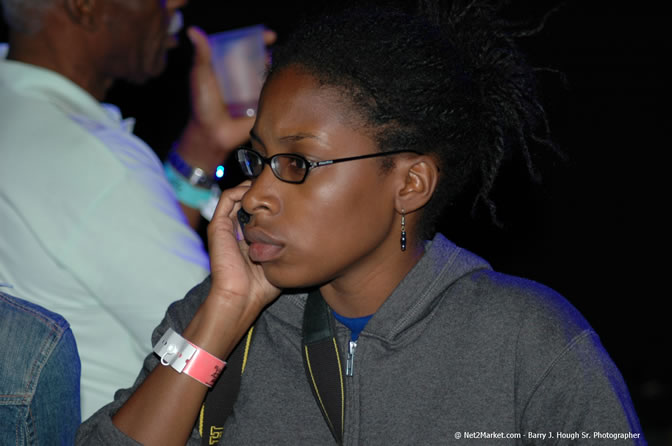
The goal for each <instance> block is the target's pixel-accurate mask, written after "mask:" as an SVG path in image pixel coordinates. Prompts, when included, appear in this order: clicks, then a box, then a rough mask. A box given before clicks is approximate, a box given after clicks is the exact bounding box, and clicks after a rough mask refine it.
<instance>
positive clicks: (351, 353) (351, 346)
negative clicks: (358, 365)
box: [345, 340, 357, 376]
mask: <svg viewBox="0 0 672 446" xmlns="http://www.w3.org/2000/svg"><path fill="white" fill-rule="evenodd" d="M355 350H357V341H356V340H355V341H352V340H351V341H350V342H348V356H347V358H346V361H345V376H353V373H354V368H355Z"/></svg>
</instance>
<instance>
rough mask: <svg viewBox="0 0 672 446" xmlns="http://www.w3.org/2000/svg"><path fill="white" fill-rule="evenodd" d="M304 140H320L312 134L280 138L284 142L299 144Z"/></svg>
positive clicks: (298, 134)
mask: <svg viewBox="0 0 672 446" xmlns="http://www.w3.org/2000/svg"><path fill="white" fill-rule="evenodd" d="M304 139H318V140H319V139H320V137H319V136H317V135H314V134H312V133H296V134H294V135H287V136H283V137H281V138H280V141H282V142H298V141H301V140H304Z"/></svg>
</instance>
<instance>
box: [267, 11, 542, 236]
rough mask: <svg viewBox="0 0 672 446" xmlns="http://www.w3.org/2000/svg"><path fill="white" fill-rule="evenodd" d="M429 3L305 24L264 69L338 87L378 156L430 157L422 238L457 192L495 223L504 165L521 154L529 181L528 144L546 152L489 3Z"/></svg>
mask: <svg viewBox="0 0 672 446" xmlns="http://www.w3.org/2000/svg"><path fill="white" fill-rule="evenodd" d="M435 5H436V3H435V2H434V3H433V2H430V1H423V2H422V3H421V4H420V7H419V9H420V13H415V14H409V13H407V12H403V11H401V10H397V9H390V8H381V7H369V8H363V9H362V8H359V9H355V10H348V11H344V12H341V13H338V14H334V15H328V16H323V17H320V18H318V19H317V20H313V21H307V22H305V23H304V24H303V26H301V27H300V28H299V29H297V30H296V32H295V33H293V34H292V35H291V36H290V37H289V39H288V41H287V42H285V43H284V45H281V46H280V47H278V48H277V49H276V50H275V52H274V56H273V63H272V66H271V68H270V71H269V79H270V78H272V77H273V74H274V73H276V72H278V71H280V70H282V69H283V68H285V67H288V66H299V67H300V68H301V69H302V70H305V71H306V72H308V73H310V74H311V75H312V76H314V77H315V78H316V79H317V80H318V81H319V82H320V83H321V84H323V85H327V86H329V87H334V88H336V89H338V90H339V92H340V93H342V97H344V98H346V99H349V100H350V103H351V104H352V105H353V106H354V109H355V110H356V112H357V113H359V115H360V116H361V117H362V118H364V122H365V123H366V124H365V127H366V128H367V129H370V130H371V131H372V132H373V136H374V138H375V139H376V141H377V143H378V145H379V148H380V150H381V151H390V150H396V149H411V150H416V151H418V152H421V153H425V154H431V155H433V156H435V157H436V159H437V161H438V163H439V166H440V169H441V172H440V178H439V184H438V186H437V189H436V191H435V193H434V195H433V196H432V198H431V200H430V201H429V203H428V204H427V205H426V206H425V208H424V211H423V218H422V222H421V227H420V228H419V234H418V236H420V237H423V238H429V237H431V235H433V233H434V228H435V226H436V223H437V219H438V218H439V215H440V213H441V211H442V210H443V208H444V207H446V205H448V204H451V203H454V202H455V201H456V200H457V198H458V197H459V196H460V195H461V194H462V193H463V192H464V191H472V192H473V194H475V197H474V199H473V207H475V206H476V204H477V203H478V202H482V203H484V204H485V205H486V206H487V208H488V210H489V212H490V215H491V217H492V219H493V221H495V222H497V217H496V212H495V210H496V209H495V205H494V203H493V202H492V200H491V199H490V197H489V194H490V192H491V190H492V188H493V184H494V182H495V179H496V178H497V174H498V171H499V169H500V167H501V165H502V161H503V160H504V159H506V158H507V157H509V156H510V154H511V153H512V152H514V151H520V152H521V153H522V154H523V155H524V158H525V160H526V162H527V165H528V170H529V172H530V173H531V174H532V175H533V176H536V172H535V169H534V164H533V162H532V157H531V154H530V150H529V147H528V142H529V141H531V140H536V141H539V140H541V141H545V142H547V143H548V144H550V142H548V139H549V138H548V125H547V121H546V117H545V113H544V109H543V108H542V106H541V105H540V103H539V101H538V100H537V95H536V86H535V77H534V75H533V70H532V68H531V67H530V65H528V63H527V62H526V60H525V57H524V56H523V55H522V53H521V51H520V50H519V49H518V47H517V45H516V43H515V39H514V36H513V35H512V34H511V33H508V32H507V31H506V27H505V26H504V24H505V22H504V21H502V20H499V19H497V18H496V14H497V12H498V10H497V8H496V7H495V6H493V5H492V3H491V2H487V1H471V2H468V3H465V2H461V1H455V2H453V5H452V7H450V8H437V7H436V6H435ZM536 135H541V136H536ZM393 162H394V161H392V160H391V158H387V159H386V160H385V161H383V163H393ZM388 167H389V165H388ZM472 209H473V208H472Z"/></svg>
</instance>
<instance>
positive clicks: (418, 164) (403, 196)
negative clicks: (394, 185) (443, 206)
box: [395, 155, 439, 213]
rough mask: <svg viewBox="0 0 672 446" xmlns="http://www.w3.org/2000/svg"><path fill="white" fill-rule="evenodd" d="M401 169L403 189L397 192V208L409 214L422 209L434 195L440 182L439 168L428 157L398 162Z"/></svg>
mask: <svg viewBox="0 0 672 446" xmlns="http://www.w3.org/2000/svg"><path fill="white" fill-rule="evenodd" d="M397 163H398V164H397V166H396V167H397V168H401V170H400V172H399V174H400V175H402V177H403V179H401V181H400V184H401V188H400V189H399V191H398V192H397V196H396V202H395V206H396V207H397V211H399V212H401V211H402V210H404V211H405V212H407V213H410V212H414V211H416V210H418V209H420V208H422V207H423V206H424V205H425V204H427V202H428V201H429V199H430V198H432V195H433V194H434V190H435V189H436V186H437V184H438V182H439V167H438V166H437V164H436V161H435V160H434V159H433V158H432V157H431V156H427V155H421V156H419V157H413V158H409V159H406V160H399V161H397Z"/></svg>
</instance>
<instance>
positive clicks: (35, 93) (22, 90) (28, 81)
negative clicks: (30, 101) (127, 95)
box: [0, 43, 135, 133]
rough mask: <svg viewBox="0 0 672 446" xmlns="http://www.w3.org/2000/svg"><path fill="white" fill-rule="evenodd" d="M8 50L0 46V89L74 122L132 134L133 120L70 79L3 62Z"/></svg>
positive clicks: (27, 66)
mask: <svg viewBox="0 0 672 446" xmlns="http://www.w3.org/2000/svg"><path fill="white" fill-rule="evenodd" d="M8 51H9V46H8V45H7V44H2V43H0V85H3V86H5V87H8V88H10V89H12V90H14V91H16V92H17V93H19V94H22V95H26V96H32V97H34V98H36V99H40V100H46V101H48V102H51V103H52V104H54V105H55V106H56V107H58V108H60V109H61V110H63V112H65V113H67V114H68V115H71V116H73V117H75V118H77V117H80V118H86V119H87V120H95V121H97V122H98V123H100V124H103V125H106V126H113V127H117V128H121V129H122V130H124V131H126V132H128V133H132V132H133V126H134V124H135V120H134V119H133V118H128V119H122V116H121V111H120V110H119V108H118V107H116V106H114V105H112V104H105V103H100V102H98V101H97V100H96V98H94V97H93V96H91V95H90V94H89V93H88V92H87V91H85V90H84V89H83V88H81V87H80V86H79V85H77V84H75V83H74V82H72V81H71V80H70V79H68V78H66V77H64V76H62V75H60V74H58V73H56V72H54V71H51V70H48V69H45V68H41V67H38V66H36V65H31V64H26V63H23V62H17V61H13V60H6V57H7V53H8Z"/></svg>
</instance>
